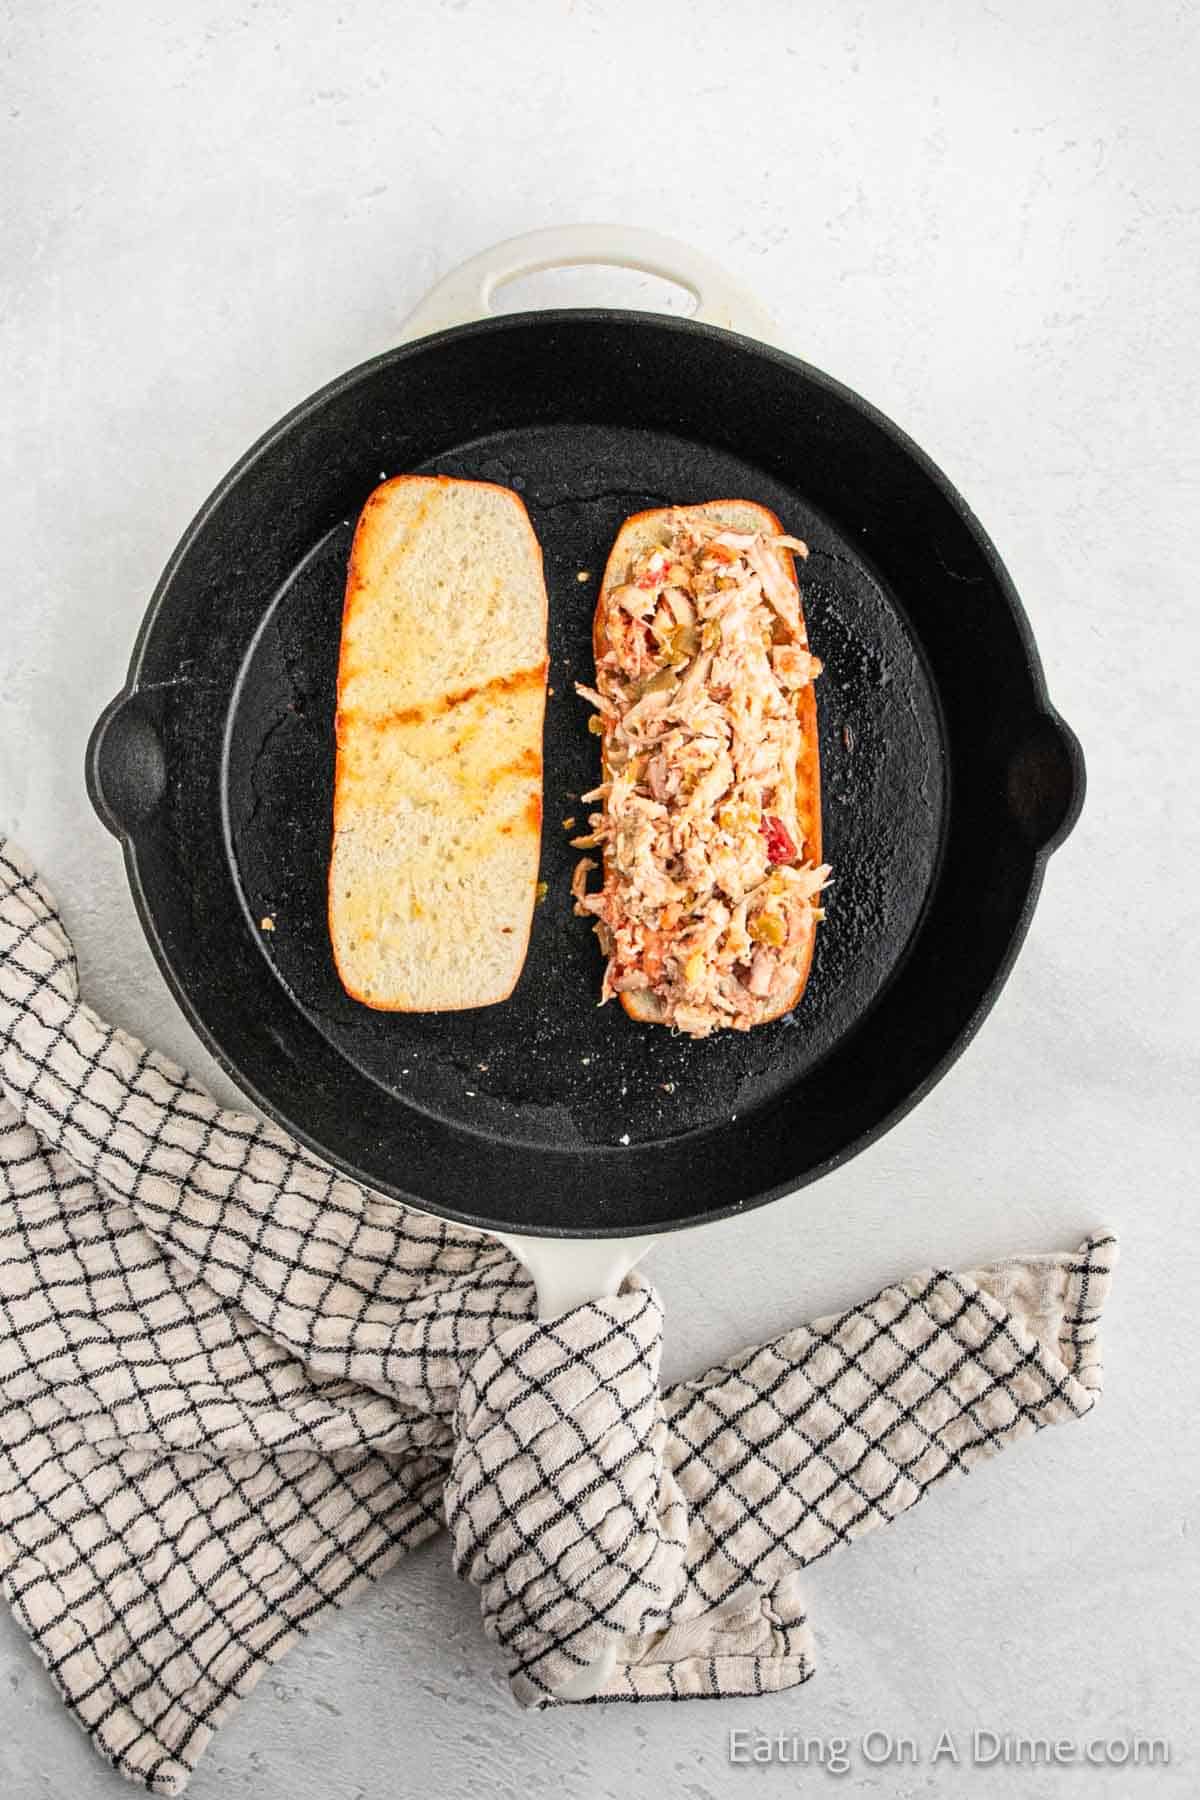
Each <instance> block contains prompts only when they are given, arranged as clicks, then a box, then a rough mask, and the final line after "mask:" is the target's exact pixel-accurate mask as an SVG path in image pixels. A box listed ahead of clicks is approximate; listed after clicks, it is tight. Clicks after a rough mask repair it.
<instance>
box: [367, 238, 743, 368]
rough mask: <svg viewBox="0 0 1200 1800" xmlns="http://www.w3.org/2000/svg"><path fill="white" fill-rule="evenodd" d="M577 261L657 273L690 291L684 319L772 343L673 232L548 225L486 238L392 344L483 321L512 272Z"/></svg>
mask: <svg viewBox="0 0 1200 1800" xmlns="http://www.w3.org/2000/svg"><path fill="white" fill-rule="evenodd" d="M583 264H599V265H604V266H607V267H609V268H621V269H636V270H638V271H640V273H641V274H643V275H658V276H661V277H662V279H663V280H664V281H673V282H674V283H675V284H676V286H678V287H681V288H686V289H687V291H688V292H689V293H690V294H691V295H692V297H693V299H694V300H695V302H696V305H695V310H694V311H693V313H692V314H691V317H692V318H693V319H695V320H697V321H699V322H700V323H701V324H705V325H719V326H721V327H722V328H723V329H724V330H725V331H737V332H740V333H741V335H742V336H743V337H752V338H757V339H759V341H760V342H762V343H766V344H774V343H777V342H778V331H777V328H776V325H775V321H774V320H773V319H772V317H771V315H770V314H769V313H768V312H767V311H766V309H765V308H764V307H762V306H760V305H759V303H758V301H757V300H756V299H755V298H754V296H753V295H752V294H750V293H748V292H747V291H746V290H745V288H743V287H741V286H740V285H739V283H738V282H736V281H734V280H733V279H732V277H730V276H729V275H727V274H726V273H725V271H724V269H722V268H721V267H720V265H719V264H718V263H715V262H713V261H711V260H710V258H709V257H707V256H705V255H704V254H703V253H702V252H701V251H699V250H694V249H693V248H692V246H691V245H690V244H683V243H680V242H679V240H678V239H677V238H670V237H663V236H662V235H661V234H660V233H659V232H657V231H642V230H640V229H638V228H636V227H634V226H632V225H554V226H551V227H549V229H547V230H545V231H528V232H525V233H524V234H523V235H522V236H520V237H514V238H507V239H505V241H504V242H503V243H500V244H493V245H492V247H491V249H490V250H484V251H481V252H480V254H479V255H478V256H473V257H471V259H470V261H469V262H465V263H463V264H462V265H461V266H460V267H459V268H457V269H453V270H452V271H451V272H450V274H449V275H445V276H443V278H442V280H441V281H439V282H438V283H437V286H436V287H433V288H431V289H430V290H429V292H428V293H427V294H426V296H425V298H424V299H423V300H421V301H420V302H418V304H417V306H416V307H415V308H414V310H413V311H412V312H411V313H410V314H409V315H408V317H407V319H405V321H404V324H403V326H402V327H401V330H400V342H401V343H410V342H411V341H412V340H413V339H414V338H420V337H426V336H427V335H428V334H429V333H430V332H433V331H445V330H448V329H449V328H450V327H451V326H453V325H467V324H469V323H470V322H471V321H472V320H474V319H486V318H487V317H488V315H489V314H490V313H491V310H492V299H493V296H494V295H495V293H496V291H497V289H499V288H501V287H503V286H504V284H505V283H506V282H509V281H515V280H516V279H517V278H518V276H521V275H534V274H537V273H538V272H539V271H541V270H543V269H571V268H578V267H579V266H581V265H583Z"/></svg>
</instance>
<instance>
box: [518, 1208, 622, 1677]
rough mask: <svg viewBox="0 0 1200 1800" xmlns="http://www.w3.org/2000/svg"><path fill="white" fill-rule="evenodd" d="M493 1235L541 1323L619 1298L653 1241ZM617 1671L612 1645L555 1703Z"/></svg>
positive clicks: (579, 1675)
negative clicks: (533, 1295) (530, 1290)
mask: <svg viewBox="0 0 1200 1800" xmlns="http://www.w3.org/2000/svg"><path fill="white" fill-rule="evenodd" d="M495 1236H496V1237H498V1238H499V1240H500V1242H501V1243H502V1244H504V1245H505V1246H506V1247H507V1248H508V1249H509V1250H511V1251H512V1253H513V1255H514V1256H515V1257H516V1259H517V1261H518V1262H519V1263H523V1264H524V1266H525V1268H526V1269H528V1271H529V1273H530V1274H531V1275H532V1276H533V1284H534V1286H535V1288H536V1289H537V1302H538V1318H539V1319H550V1318H553V1317H554V1315H555V1314H556V1313H561V1312H567V1311H569V1309H570V1308H571V1307H573V1306H582V1305H583V1304H584V1302H585V1301H588V1300H602V1299H603V1298H604V1297H605V1295H606V1294H615V1293H616V1292H617V1290H618V1289H619V1288H620V1286H621V1283H622V1282H623V1281H624V1279H625V1277H626V1275H628V1273H629V1271H630V1269H632V1268H633V1266H634V1264H635V1263H637V1262H640V1261H641V1259H642V1257H643V1256H645V1254H646V1252H647V1250H649V1248H650V1246H651V1245H652V1244H653V1243H654V1242H655V1240H654V1238H652V1237H635V1238H586V1239H584V1238H544V1237H521V1236H519V1235H518V1234H517V1233H515V1232H507V1231H498V1232H496V1233H495ZM616 1666H617V1650H616V1646H615V1644H614V1645H612V1646H611V1647H610V1648H609V1649H607V1650H605V1652H604V1654H603V1655H602V1656H598V1657H597V1658H596V1660H595V1662H592V1663H589V1664H588V1665H587V1667H586V1668H583V1669H580V1671H579V1673H578V1674H577V1675H572V1676H571V1678H570V1680H569V1681H566V1682H564V1683H563V1685H562V1686H561V1687H559V1688H556V1689H555V1693H556V1696H557V1698H558V1699H560V1700H590V1699H591V1698H592V1697H593V1695H595V1694H598V1693H599V1692H600V1689H601V1688H602V1687H604V1686H605V1685H606V1684H607V1683H608V1682H609V1681H610V1680H611V1678H612V1674H613V1671H614V1669H615V1668H616Z"/></svg>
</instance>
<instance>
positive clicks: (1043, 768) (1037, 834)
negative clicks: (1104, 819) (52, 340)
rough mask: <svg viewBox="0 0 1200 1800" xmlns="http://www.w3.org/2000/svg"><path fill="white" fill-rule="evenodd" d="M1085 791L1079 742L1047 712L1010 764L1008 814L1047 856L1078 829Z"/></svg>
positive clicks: (1061, 721) (1055, 715) (1036, 720)
mask: <svg viewBox="0 0 1200 1800" xmlns="http://www.w3.org/2000/svg"><path fill="white" fill-rule="evenodd" d="M1086 791H1087V768H1086V765H1085V763H1084V760H1083V749H1082V746H1081V745H1080V742H1079V739H1078V738H1077V737H1076V736H1075V733H1074V732H1073V731H1072V730H1071V727H1070V726H1069V725H1068V724H1067V722H1066V720H1065V719H1062V718H1060V717H1059V715H1058V713H1056V712H1055V711H1054V709H1053V707H1049V708H1047V710H1046V711H1045V712H1043V713H1039V714H1038V715H1037V716H1036V718H1034V720H1033V721H1032V723H1031V725H1030V726H1029V728H1028V729H1027V731H1026V732H1025V734H1024V736H1023V737H1022V739H1021V741H1020V743H1019V745H1018V746H1017V749H1016V751H1015V753H1014V754H1013V756H1012V757H1011V758H1010V760H1009V765H1008V804H1009V809H1010V811H1011V812H1012V815H1013V817H1014V819H1015V820H1016V822H1017V824H1018V826H1019V827H1020V829H1021V831H1022V832H1023V833H1024V835H1025V836H1026V837H1028V838H1030V839H1031V840H1032V841H1033V843H1034V844H1036V845H1037V847H1038V849H1039V850H1040V851H1041V852H1042V853H1043V854H1045V855H1048V854H1049V853H1050V851H1052V850H1057V849H1058V846H1059V845H1060V844H1061V843H1062V842H1063V840H1064V839H1065V838H1067V837H1068V836H1069V835H1070V833H1071V832H1072V830H1073V829H1074V827H1075V823H1076V821H1077V820H1078V818H1079V815H1080V812H1081V811H1082V810H1083V800H1084V795H1085V793H1086Z"/></svg>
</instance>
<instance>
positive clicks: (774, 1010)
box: [592, 500, 821, 1025]
mask: <svg viewBox="0 0 1200 1800" xmlns="http://www.w3.org/2000/svg"><path fill="white" fill-rule="evenodd" d="M687 513H692V514H700V515H702V516H703V517H704V518H706V519H709V520H711V521H713V522H714V523H715V524H717V525H718V526H720V527H721V528H722V529H723V530H727V531H755V532H758V531H762V532H767V533H769V534H770V535H771V536H773V537H781V536H782V535H783V526H782V525H781V524H780V522H779V519H778V517H777V516H776V514H775V513H773V512H772V511H771V510H770V508H769V507H766V506H759V505H758V504H757V503H756V502H755V501H753V500H705V501H704V502H702V503H701V504H700V505H698V506H690V507H656V508H654V509H653V510H652V511H650V512H641V513H634V514H633V516H632V517H631V518H628V519H626V521H625V523H624V524H623V525H622V527H621V529H620V531H619V532H618V533H617V536H616V539H615V541H614V543H613V547H612V550H611V551H610V552H609V557H608V562H607V563H606V564H605V568H604V580H603V582H602V583H601V586H600V593H599V597H598V598H597V601H596V612H595V618H594V620H593V624H592V647H593V650H594V652H595V655H596V659H597V661H599V659H600V657H601V656H603V655H604V653H605V650H606V648H607V645H606V641H605V620H606V617H607V612H608V597H609V594H610V593H611V591H612V590H613V588H616V587H620V586H621V585H622V584H623V583H624V582H626V581H628V580H629V572H630V568H631V566H632V564H633V563H634V561H635V560H636V559H637V558H638V557H639V556H641V555H642V553H643V552H644V551H646V550H650V549H653V548H654V546H655V545H656V544H665V543H667V542H668V541H669V539H670V536H671V519H672V517H673V516H675V517H677V516H679V515H680V514H687ZM773 554H774V555H775V556H777V557H778V559H779V562H780V566H781V567H782V569H783V571H784V574H785V575H786V576H787V579H788V581H789V582H790V583H791V584H792V586H793V587H794V588H795V589H796V597H797V604H798V605H799V613H800V630H801V634H802V636H803V634H804V632H805V623H804V608H803V605H802V604H801V603H800V590H799V585H798V583H797V581H796V566H795V560H794V558H793V556H792V553H791V551H790V550H784V549H776V550H775V551H774V552H773ZM795 706H796V717H797V719H798V720H799V722H800V731H801V751H800V757H799V761H798V763H797V768H796V813H797V824H798V825H799V827H800V830H801V832H802V833H803V836H804V842H803V845H802V846H801V849H802V851H803V855H804V860H805V862H812V863H819V862H820V861H821V767H820V752H819V748H818V744H817V701H816V695H815V694H814V692H813V684H812V682H811V681H810V682H809V683H808V684H807V685H806V686H805V687H802V688H799V689H798V690H797V692H796V696H795ZM606 745H607V733H605V734H604V736H602V738H601V750H602V755H601V762H602V764H603V771H604V772H603V779H604V780H605V781H607V780H608V779H609V778H610V775H611V771H610V769H609V767H608V759H607V756H606V755H605V754H604V749H605V747H606ZM609 860H610V858H609V853H608V851H607V850H606V851H605V853H604V861H605V871H604V872H605V877H606V878H607V876H608V873H609ZM815 941H816V902H814V906H813V918H812V929H811V930H810V931H809V934H808V942H807V946H806V947H805V948H804V949H803V950H802V953H801V956H800V958H799V961H798V963H797V968H796V978H795V981H794V983H793V984H792V987H791V989H790V990H789V991H788V992H787V993H786V994H785V995H784V996H783V998H782V999H779V998H770V999H767V1000H764V1001H763V1002H762V1004H761V1006H760V1008H759V1010H758V1012H757V1013H756V1014H755V1016H754V1020H753V1023H754V1024H755V1025H766V1024H768V1023H769V1022H770V1020H772V1019H777V1018H780V1017H781V1016H782V1015H783V1014H784V1013H786V1012H790V1011H791V1010H792V1008H793V1007H794V1006H795V1005H796V1003H797V1002H798V1001H799V999H800V997H801V995H802V994H803V992H804V989H805V987H806V986H807V985H808V977H809V971H810V969H811V968H812V954H813V946H814V943H815ZM618 999H619V1000H620V1002H621V1005H622V1006H623V1007H624V1008H625V1011H626V1012H627V1013H628V1014H629V1016H630V1018H631V1019H637V1020H639V1021H640V1022H641V1023H643V1024H650V1025H660V1024H662V1023H663V1017H662V1008H661V1003H660V1001H659V999H658V997H657V995H655V994H654V993H652V992H651V991H649V990H648V989H644V988H639V989H635V990H634V991H633V992H631V993H627V994H620V995H618Z"/></svg>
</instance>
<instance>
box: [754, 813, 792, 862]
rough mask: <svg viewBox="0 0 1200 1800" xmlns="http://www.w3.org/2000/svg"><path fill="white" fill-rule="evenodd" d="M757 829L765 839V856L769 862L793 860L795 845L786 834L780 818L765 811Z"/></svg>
mask: <svg viewBox="0 0 1200 1800" xmlns="http://www.w3.org/2000/svg"><path fill="white" fill-rule="evenodd" d="M759 829H760V830H761V832H762V834H763V836H764V837H765V838H766V840H767V856H768V857H769V859H770V860H771V862H773V863H794V862H795V860H796V846H795V844H793V842H792V840H791V838H790V837H789V836H788V832H787V828H786V826H785V825H784V823H783V820H782V819H777V818H776V817H775V815H774V813H767V814H766V816H765V818H764V819H763V822H762V825H761V826H760V827H759Z"/></svg>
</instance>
